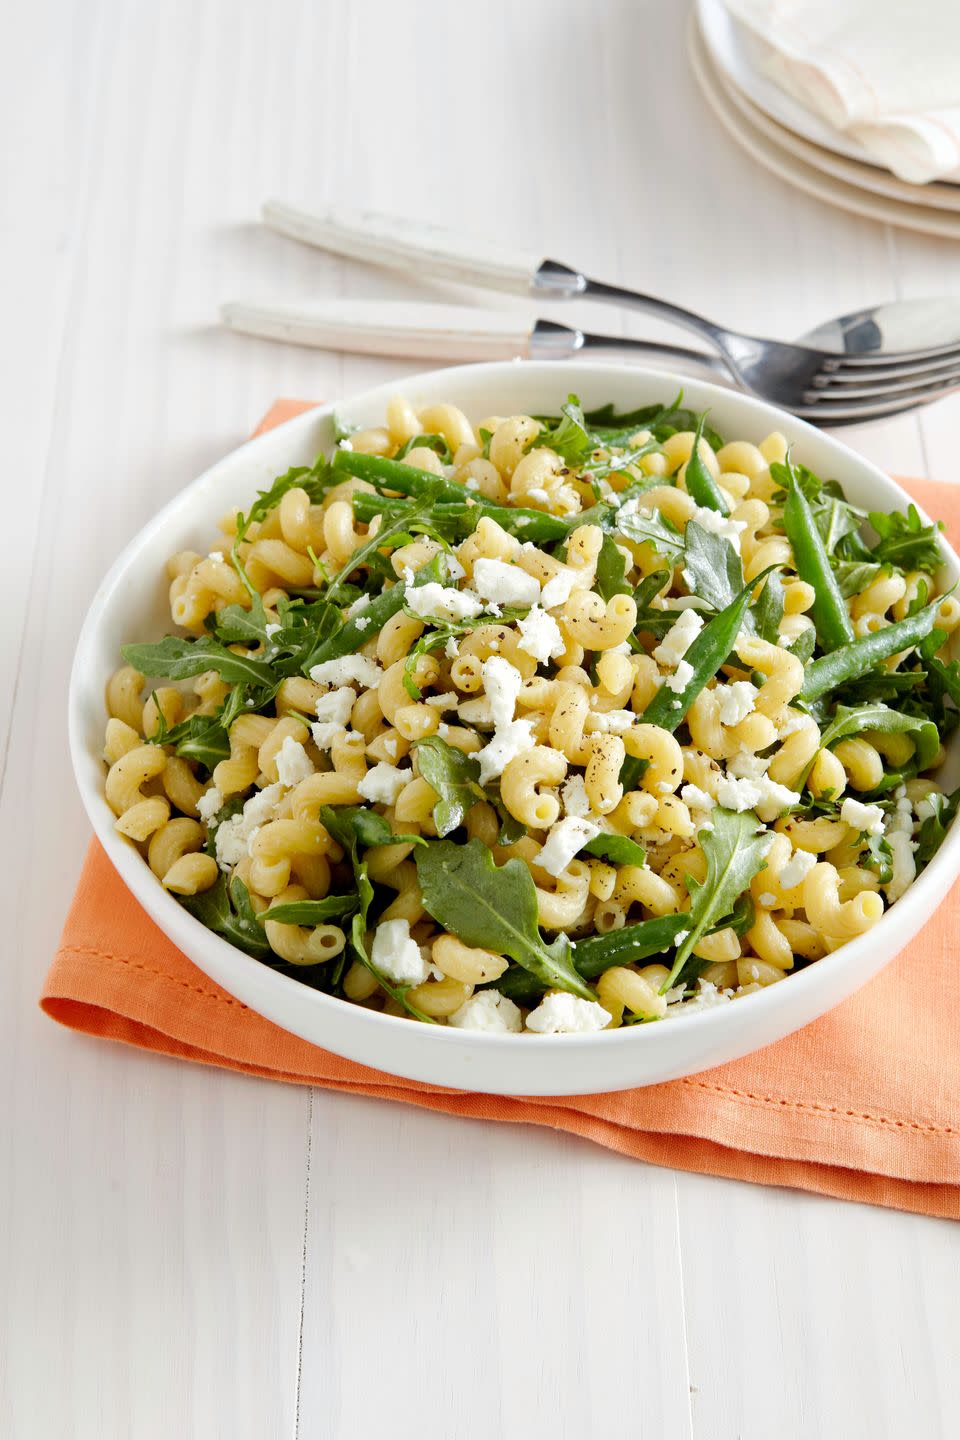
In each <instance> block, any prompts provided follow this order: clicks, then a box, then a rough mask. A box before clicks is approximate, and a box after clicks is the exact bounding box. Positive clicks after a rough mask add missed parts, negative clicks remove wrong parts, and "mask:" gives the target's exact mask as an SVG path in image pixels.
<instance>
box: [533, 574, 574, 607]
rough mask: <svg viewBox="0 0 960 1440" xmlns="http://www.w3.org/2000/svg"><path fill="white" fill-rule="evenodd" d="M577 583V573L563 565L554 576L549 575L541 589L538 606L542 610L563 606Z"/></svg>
mask: <svg viewBox="0 0 960 1440" xmlns="http://www.w3.org/2000/svg"><path fill="white" fill-rule="evenodd" d="M576 583H577V572H576V570H571V569H570V566H569V565H565V566H564V567H563V569H562V570H558V571H557V573H556V574H555V575H551V576H550V579H549V580H548V581H547V583H546V585H544V587H543V594H542V595H541V597H540V604H541V605H542V606H543V608H544V610H555V609H556V608H557V607H558V606H559V605H565V604H566V603H567V601H568V600H569V599H570V596H571V594H572V592H573V590H574V588H575V586H576Z"/></svg>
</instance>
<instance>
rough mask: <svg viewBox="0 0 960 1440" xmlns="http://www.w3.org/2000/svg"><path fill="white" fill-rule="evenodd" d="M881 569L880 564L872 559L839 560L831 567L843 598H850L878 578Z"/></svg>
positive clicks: (881, 572)
mask: <svg viewBox="0 0 960 1440" xmlns="http://www.w3.org/2000/svg"><path fill="white" fill-rule="evenodd" d="M883 570H884V567H883V566H882V565H875V564H874V563H873V561H872V560H841V561H839V563H838V564H836V565H834V567H833V573H834V575H835V576H836V580H837V585H838V586H839V589H840V594H841V595H842V596H843V598H844V600H850V599H851V598H852V597H853V596H854V595H859V594H860V592H861V590H866V588H867V586H868V585H872V584H873V582H874V580H878V579H879V578H880V576H881V575H882V574H883Z"/></svg>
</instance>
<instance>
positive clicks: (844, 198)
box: [688, 17, 960, 240]
mask: <svg viewBox="0 0 960 1440" xmlns="http://www.w3.org/2000/svg"><path fill="white" fill-rule="evenodd" d="M688 41H689V47H690V57H691V62H692V65H693V71H694V74H695V76H696V78H697V81H698V83H699V85H700V88H701V90H702V91H703V94H704V96H705V98H706V100H707V102H708V103H709V105H710V107H711V109H712V110H713V111H714V113H715V114H716V116H717V118H718V119H719V120H720V122H721V123H722V124H723V126H724V128H725V129H726V130H728V131H729V132H730V134H731V135H732V136H733V138H734V139H735V140H736V141H737V142H738V143H739V144H740V145H741V146H742V147H743V148H744V149H745V150H746V151H747V152H748V154H750V155H751V156H752V157H753V158H754V159H755V160H756V161H757V162H758V163H759V164H761V165H763V166H764V168H765V169H767V170H771V171H773V173H774V174H775V175H779V176H780V178H781V179H782V180H786V181H787V182H788V183H789V184H791V185H795V186H796V187H797V188H798V189H800V190H804V191H805V192H806V193H807V194H808V195H813V196H815V197H816V198H817V199H818V200H823V201H825V202H826V203H827V204H828V205H835V206H837V207H839V208H840V209H841V210H849V211H851V212H852V213H853V214H855V215H863V216H865V217H866V218H868V219H870V220H880V221H882V222H883V223H884V224H888V225H899V226H901V227H902V228H903V229H906V230H919V231H921V232H922V233H923V234H925V235H939V236H941V237H944V238H946V239H949V240H960V213H958V214H953V213H952V212H951V211H950V210H941V209H936V208H935V207H934V206H932V205H917V204H907V203H906V202H904V201H902V200H898V199H894V198H892V197H890V196H886V195H878V194H875V193H873V192H872V191H869V190H865V189H862V188H861V187H860V186H858V185H855V184H850V183H848V182H847V181H846V180H843V179H840V178H838V177H837V176H835V175H830V174H826V173H824V172H823V171H822V170H821V169H817V168H815V167H814V166H812V165H809V164H807V163H806V162H805V161H804V160H802V159H800V158H799V156H798V155H796V154H793V153H791V151H790V150H788V149H786V148H785V147H784V145H782V144H778V143H777V142H776V141H774V140H773V139H772V138H771V136H770V135H769V134H766V133H764V131H763V130H761V129H760V128H759V127H758V126H757V125H756V124H755V123H754V121H753V120H751V119H749V118H748V117H747V115H746V114H745V113H744V110H743V109H742V107H741V106H740V105H739V104H735V103H734V100H733V99H732V98H731V95H730V93H729V91H728V90H727V88H726V87H725V85H724V84H723V81H722V79H721V77H720V76H719V74H718V73H717V71H716V69H715V67H714V66H713V64H712V62H711V60H710V56H709V54H708V53H707V49H706V46H705V45H704V42H703V40H702V38H701V35H700V32H699V28H698V26H697V24H696V21H695V20H694V19H693V17H691V22H690V29H689V32H688ZM738 99H739V97H738ZM794 140H795V137H794ZM877 173H879V172H877ZM924 188H925V189H926V187H924Z"/></svg>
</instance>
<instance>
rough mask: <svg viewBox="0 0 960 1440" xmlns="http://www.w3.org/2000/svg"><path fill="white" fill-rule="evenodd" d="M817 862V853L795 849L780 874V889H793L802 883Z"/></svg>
mask: <svg viewBox="0 0 960 1440" xmlns="http://www.w3.org/2000/svg"><path fill="white" fill-rule="evenodd" d="M816 863H817V857H816V855H812V854H811V853H810V851H809V850H794V852H793V854H792V855H791V856H790V859H789V860H788V861H787V863H786V865H784V867H783V869H782V870H781V871H780V874H779V876H778V880H779V884H780V889H781V890H793V889H795V888H796V886H798V885H802V884H803V882H804V880H805V879H806V878H807V876H808V875H809V874H810V871H811V870H812V869H813V867H814V865H816Z"/></svg>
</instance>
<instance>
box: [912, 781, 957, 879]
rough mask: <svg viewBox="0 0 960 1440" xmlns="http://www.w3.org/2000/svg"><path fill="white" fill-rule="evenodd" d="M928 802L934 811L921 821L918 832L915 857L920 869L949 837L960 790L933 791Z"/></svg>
mask: <svg viewBox="0 0 960 1440" xmlns="http://www.w3.org/2000/svg"><path fill="white" fill-rule="evenodd" d="M926 802H927V804H928V805H929V806H930V808H931V810H932V812H933V813H932V814H931V815H928V816H927V818H926V819H925V820H924V821H922V822H921V825H920V829H919V831H918V833H917V853H916V857H915V858H916V862H917V866H918V868H919V869H923V867H924V865H929V863H930V861H931V860H932V859H933V857H934V855H936V853H937V851H938V850H939V849H940V846H941V845H942V844H943V842H944V840H945V839H946V838H947V831H948V830H949V828H950V826H951V825H952V824H953V821H954V817H955V816H956V813H957V806H958V805H960V790H954V792H953V794H952V795H941V794H939V792H938V791H935V790H934V791H931V793H930V794H929V795H927V796H926Z"/></svg>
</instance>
